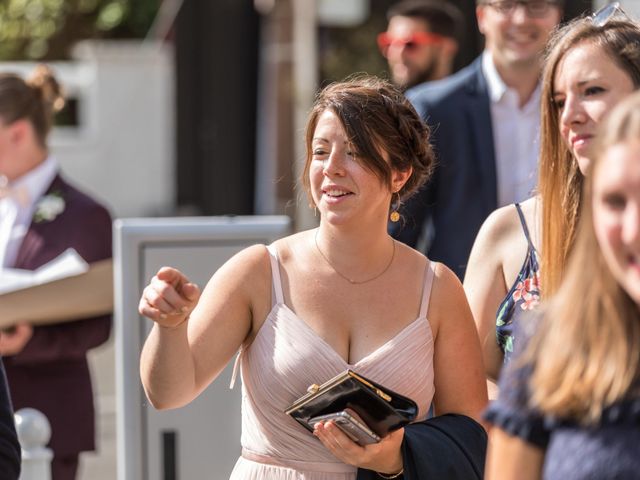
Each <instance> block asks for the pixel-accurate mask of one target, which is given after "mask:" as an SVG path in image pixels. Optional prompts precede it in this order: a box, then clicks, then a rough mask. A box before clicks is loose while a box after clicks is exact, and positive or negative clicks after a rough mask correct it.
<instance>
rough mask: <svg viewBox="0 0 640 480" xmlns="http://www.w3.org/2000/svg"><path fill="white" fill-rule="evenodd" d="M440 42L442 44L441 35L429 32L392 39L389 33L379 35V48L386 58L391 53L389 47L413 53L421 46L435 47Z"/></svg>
mask: <svg viewBox="0 0 640 480" xmlns="http://www.w3.org/2000/svg"><path fill="white" fill-rule="evenodd" d="M440 42H442V36H441V35H438V34H437V33H429V32H415V33H413V34H411V35H408V36H406V37H392V36H391V35H389V34H388V33H387V32H382V33H381V34H379V35H378V48H379V49H380V53H382V55H383V56H385V57H386V56H387V53H388V52H389V47H390V46H392V45H394V46H397V47H404V48H405V49H406V50H408V51H412V50H416V49H417V48H418V47H419V46H421V45H433V44H436V43H440Z"/></svg>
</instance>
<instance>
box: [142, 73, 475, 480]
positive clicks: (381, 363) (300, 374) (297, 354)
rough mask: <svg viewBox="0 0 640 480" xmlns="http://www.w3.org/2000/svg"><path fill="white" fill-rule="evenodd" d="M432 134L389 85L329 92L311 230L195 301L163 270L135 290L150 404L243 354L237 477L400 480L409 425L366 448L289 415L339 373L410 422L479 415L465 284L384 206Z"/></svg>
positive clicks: (416, 172) (314, 142) (229, 273)
mask: <svg viewBox="0 0 640 480" xmlns="http://www.w3.org/2000/svg"><path fill="white" fill-rule="evenodd" d="M428 135H429V131H428V129H427V127H426V126H425V125H424V124H423V123H422V121H421V120H420V118H419V117H418V115H417V114H416V113H415V111H414V110H413V108H412V107H411V105H410V104H409V103H408V101H407V100H406V99H405V98H404V96H403V95H402V93H401V92H400V91H399V90H397V89H396V88H395V87H393V86H391V85H390V84H389V83H388V82H385V81H382V80H379V79H377V78H375V77H369V76H361V77H356V78H352V79H351V80H348V81H346V82H342V83H336V84H332V85H330V86H328V87H326V88H325V89H324V90H322V91H321V92H320V93H319V95H318V97H317V99H316V102H315V105H314V107H313V109H312V111H311V113H310V116H309V120H308V124H307V131H306V147H307V159H306V165H305V173H304V177H303V183H304V185H305V187H306V190H307V192H308V194H309V199H310V201H311V202H312V204H313V206H314V207H315V208H317V210H318V212H319V214H320V226H319V227H318V228H316V229H312V230H308V231H303V232H299V233H296V234H294V235H291V236H288V237H286V238H283V239H281V240H278V241H276V242H275V243H273V244H272V245H269V246H267V247H265V246H264V245H255V246H252V247H249V248H247V249H245V250H243V251H242V252H240V253H239V254H237V255H236V256H234V257H233V258H231V259H230V260H229V261H228V262H227V263H226V264H225V265H224V266H222V267H221V268H220V269H219V270H218V271H217V272H216V273H215V274H214V275H213V277H212V278H211V280H210V281H209V283H208V285H207V286H206V288H205V289H204V291H203V292H202V294H201V293H200V291H199V290H198V288H197V287H196V286H195V285H193V284H192V283H190V282H189V280H188V279H187V278H186V277H185V276H184V275H183V274H182V273H180V272H178V271H176V270H174V269H172V268H163V269H161V270H160V271H159V272H158V273H157V275H156V276H155V277H154V278H153V279H152V281H151V283H150V284H149V286H147V288H146V289H145V290H144V293H143V296H142V299H141V301H140V307H139V310H140V312H141V313H142V314H143V315H145V316H147V317H148V318H150V319H152V320H153V321H154V322H155V324H154V326H153V329H152V331H151V333H150V335H149V337H148V339H147V341H146V343H145V346H144V349H143V352H142V357H141V377H142V382H143V384H144V387H145V390H146V393H147V396H148V398H149V400H150V401H151V403H152V404H153V405H154V406H155V407H156V408H160V409H164V408H176V407H180V406H182V405H185V404H187V403H189V402H190V401H192V400H193V399H194V398H196V397H197V396H198V394H199V393H200V392H202V391H203V390H204V389H205V388H206V387H207V385H208V384H209V383H210V382H212V381H213V380H214V379H215V378H216V377H217V375H218V374H219V373H220V372H221V371H222V369H223V368H224V367H225V365H226V364H227V362H229V360H230V359H231V358H232V357H233V355H234V354H235V353H236V352H237V351H238V350H240V356H239V360H238V366H239V368H240V370H241V374H242V388H243V408H242V412H243V413H242V441H241V443H242V455H241V457H240V459H239V460H238V462H237V464H236V467H235V469H234V471H233V473H232V475H231V478H232V479H234V480H252V479H253V480H255V479H266V478H268V479H307V480H325V479H327V480H328V479H336V480H353V479H355V478H356V474H357V469H358V468H360V469H363V470H362V471H364V470H365V469H366V470H369V471H372V472H378V474H379V475H381V476H383V477H388V478H400V475H401V472H403V471H404V470H405V468H409V467H408V465H407V461H408V460H406V458H407V457H406V455H403V450H402V444H403V438H405V430H407V429H408V428H409V427H407V428H405V429H399V430H396V431H394V432H392V433H390V434H389V435H387V436H386V437H385V438H383V439H382V441H381V442H379V443H377V444H373V445H367V446H365V447H361V446H359V445H358V444H356V443H354V442H353V441H351V440H350V439H349V438H348V437H347V436H346V435H345V434H344V433H342V431H341V430H340V429H339V428H338V427H337V426H336V425H335V424H334V423H333V422H327V423H325V424H319V425H318V426H317V427H316V430H315V432H314V434H311V433H310V432H308V431H306V430H305V429H304V428H303V427H301V426H300V425H299V424H297V423H296V422H295V421H294V420H293V419H292V418H290V417H288V416H287V415H285V414H284V410H285V409H286V407H287V406H288V405H289V404H291V403H292V402H293V401H294V400H295V399H296V398H298V397H299V396H301V395H302V394H304V393H305V392H306V389H307V387H308V386H309V385H311V384H314V383H316V384H320V383H323V382H325V381H326V380H329V379H330V378H332V377H334V376H335V375H337V374H339V373H341V372H343V371H345V370H346V369H352V370H355V371H356V372H358V373H361V374H363V375H365V376H366V377H369V378H371V379H372V380H374V381H376V382H378V383H381V384H383V385H385V386H387V387H389V388H391V389H393V390H395V391H397V392H398V393H401V394H403V395H406V396H408V397H410V398H412V399H413V400H414V401H416V403H417V404H418V406H419V413H418V419H417V420H425V419H426V418H427V414H428V411H429V407H430V406H431V405H433V409H434V412H435V415H443V414H458V415H461V416H465V418H469V419H473V418H479V417H478V416H479V414H480V412H481V411H482V409H483V407H484V406H485V405H486V400H487V397H486V387H485V384H484V381H483V371H482V359H481V351H480V344H479V341H478V338H477V334H476V332H475V328H474V324H473V319H472V317H471V312H470V310H469V307H468V305H467V302H466V299H465V296H464V292H463V290H462V287H461V285H460V283H459V282H458V280H457V278H456V276H455V275H454V274H453V273H452V272H451V271H449V270H448V269H447V268H446V267H444V266H443V265H441V264H435V263H433V262H430V261H429V260H428V259H427V258H425V257H424V256H423V255H422V254H420V253H418V252H417V251H415V250H413V249H411V248H409V247H407V246H405V245H403V244H401V243H397V242H396V241H394V240H393V239H392V238H391V237H390V236H389V235H388V234H387V221H388V218H389V213H390V209H391V210H392V211H393V212H395V209H396V208H397V206H398V204H399V202H400V200H401V199H404V198H406V197H408V196H409V195H411V194H412V193H413V192H414V191H415V190H416V189H417V188H419V187H420V186H421V185H422V183H423V182H424V181H425V180H426V179H427V178H428V175H429V172H430V170H431V167H432V163H433V152H432V150H431V147H430V145H429V141H428ZM392 217H393V218H395V217H396V215H393V214H392ZM471 421H473V420H471ZM474 423H475V422H474ZM478 428H479V429H480V430H482V428H481V427H479V426H478ZM441 461H442V462H444V463H446V462H451V459H447V458H442V460H441ZM405 478H409V476H408V475H407V474H405ZM416 478H417V477H416Z"/></svg>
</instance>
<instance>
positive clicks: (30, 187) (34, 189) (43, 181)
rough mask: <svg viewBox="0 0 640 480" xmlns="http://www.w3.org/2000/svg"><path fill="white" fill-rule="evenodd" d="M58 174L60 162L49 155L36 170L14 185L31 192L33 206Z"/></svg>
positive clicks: (29, 172) (22, 177)
mask: <svg viewBox="0 0 640 480" xmlns="http://www.w3.org/2000/svg"><path fill="white" fill-rule="evenodd" d="M57 173H58V162H57V160H56V159H55V158H54V157H53V156H51V155H49V156H48V157H47V159H46V160H45V161H44V162H42V163H41V164H40V165H38V166H37V167H36V168H34V169H32V170H29V171H28V172H27V173H25V174H24V175H22V176H21V177H20V178H18V179H16V180H14V181H13V184H14V185H15V186H16V187H20V186H23V187H25V188H26V189H27V191H28V192H29V198H30V199H31V204H33V203H35V202H36V200H37V199H38V198H40V197H41V196H42V195H43V194H44V193H45V192H46V191H47V189H48V188H49V186H50V185H51V182H53V179H54V178H55V177H56V174H57Z"/></svg>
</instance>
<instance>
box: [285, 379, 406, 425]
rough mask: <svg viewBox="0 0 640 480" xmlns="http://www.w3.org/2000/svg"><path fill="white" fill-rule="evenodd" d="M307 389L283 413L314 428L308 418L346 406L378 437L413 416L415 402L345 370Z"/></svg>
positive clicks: (333, 411)
mask: <svg viewBox="0 0 640 480" xmlns="http://www.w3.org/2000/svg"><path fill="white" fill-rule="evenodd" d="M307 390H308V393H307V394H305V395H303V396H302V397H300V398H299V399H297V400H296V401H295V402H293V403H292V404H291V405H290V406H289V407H288V408H287V409H286V410H285V413H286V414H287V415H290V416H291V417H293V418H294V419H295V420H297V421H298V422H299V423H300V424H301V425H302V426H303V427H305V428H306V429H307V430H309V431H311V432H313V425H312V424H311V423H310V422H309V420H310V419H311V418H314V417H318V416H320V415H326V414H329V413H335V412H339V411H341V410H344V409H345V408H347V409H351V410H353V411H355V412H356V413H357V414H358V416H359V417H360V418H361V419H362V420H363V421H364V422H365V423H366V424H367V425H368V426H369V428H370V429H371V430H373V431H374V432H375V433H376V434H378V435H379V436H380V437H384V436H385V435H386V434H387V433H389V432H391V431H393V430H397V429H398V428H400V427H403V426H404V425H407V424H408V423H410V422H411V421H413V420H414V419H415V418H416V415H417V414H418V406H417V405H416V403H415V402H414V401H413V400H411V399H410V398H407V397H404V396H402V395H400V394H399V393H396V392H394V391H393V390H390V389H388V388H386V387H383V386H382V385H379V384H377V383H375V382H374V381H372V380H369V379H368V378H365V377H363V376H362V375H359V374H357V373H355V372H353V371H351V370H347V371H346V372H343V373H341V374H339V375H337V376H335V377H333V378H332V379H331V380H329V381H327V382H325V383H323V384H322V385H319V386H318V385H311V386H310V387H309V388H308V389H307Z"/></svg>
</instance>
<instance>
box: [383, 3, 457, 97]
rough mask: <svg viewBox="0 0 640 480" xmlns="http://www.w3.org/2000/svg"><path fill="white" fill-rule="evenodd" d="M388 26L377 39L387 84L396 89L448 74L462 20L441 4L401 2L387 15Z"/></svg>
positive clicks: (455, 12)
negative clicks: (383, 58) (383, 62)
mask: <svg viewBox="0 0 640 480" xmlns="http://www.w3.org/2000/svg"><path fill="white" fill-rule="evenodd" d="M387 19H388V20H389V25H388V27H387V31H386V32H382V33H381V34H380V35H378V47H379V48H380V53H382V55H383V56H384V57H385V58H386V59H387V62H388V63H389V73H390V75H391V80H392V81H393V83H395V84H396V85H397V86H398V87H400V88H411V87H414V86H416V85H418V84H420V83H422V82H429V81H432V80H438V79H441V78H444V77H446V76H448V75H450V74H451V72H452V69H453V60H454V57H455V56H456V53H457V52H458V41H459V38H460V36H461V35H462V31H463V30H464V18H463V16H462V13H461V12H460V10H458V8H457V7H455V6H454V5H453V4H450V3H447V2H445V1H443V0H422V1H420V0H405V1H402V2H400V3H397V4H395V5H393V6H392V7H391V8H390V9H389V11H388V12H387Z"/></svg>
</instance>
